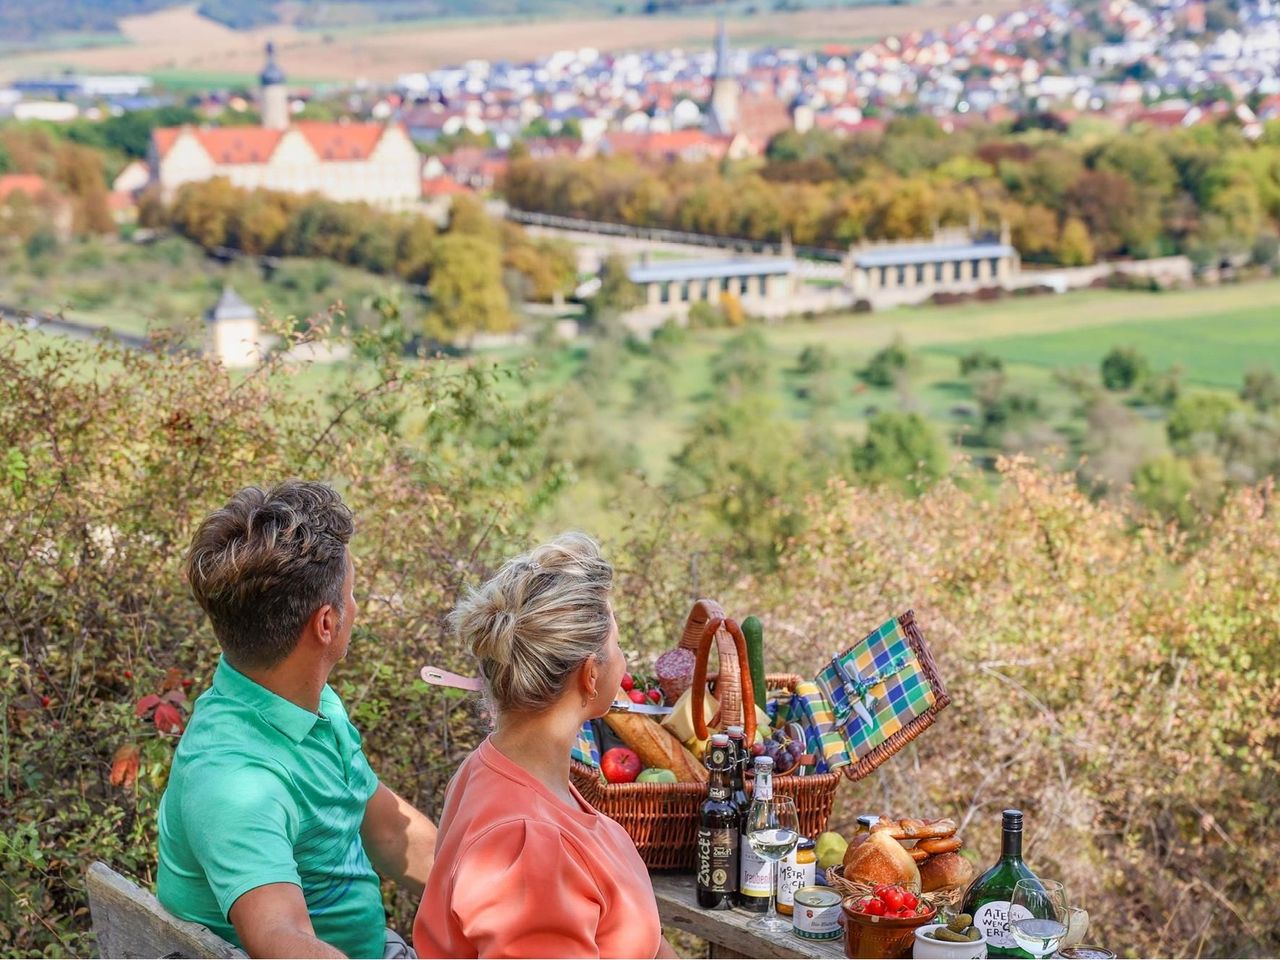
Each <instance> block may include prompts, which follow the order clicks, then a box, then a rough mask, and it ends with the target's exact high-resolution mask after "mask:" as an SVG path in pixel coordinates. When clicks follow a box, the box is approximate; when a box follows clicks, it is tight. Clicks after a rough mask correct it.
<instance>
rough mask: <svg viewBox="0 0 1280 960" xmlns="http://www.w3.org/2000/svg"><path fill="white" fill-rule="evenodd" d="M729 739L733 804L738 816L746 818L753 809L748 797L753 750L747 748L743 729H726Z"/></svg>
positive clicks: (737, 727)
mask: <svg viewBox="0 0 1280 960" xmlns="http://www.w3.org/2000/svg"><path fill="white" fill-rule="evenodd" d="M724 732H725V733H726V734H727V735H728V737H729V758H730V759H731V760H732V761H733V802H734V804H735V805H736V806H737V808H738V811H739V813H738V816H739V817H745V816H746V815H747V810H748V809H749V808H750V807H751V801H750V799H748V797H747V787H746V772H747V767H748V766H750V764H751V748H750V747H748V746H747V733H746V730H745V729H744V728H743V727H740V726H732V727H726V728H725V731H724Z"/></svg>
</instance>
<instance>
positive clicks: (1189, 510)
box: [1133, 454, 1225, 527]
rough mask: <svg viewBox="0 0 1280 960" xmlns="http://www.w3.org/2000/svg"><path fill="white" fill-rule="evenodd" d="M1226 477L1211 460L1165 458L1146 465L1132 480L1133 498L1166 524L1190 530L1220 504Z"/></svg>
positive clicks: (1168, 456)
mask: <svg viewBox="0 0 1280 960" xmlns="http://www.w3.org/2000/svg"><path fill="white" fill-rule="evenodd" d="M1224 489H1225V476H1224V474H1223V469H1222V462H1221V461H1220V460H1218V459H1217V458H1216V457H1213V456H1197V457H1192V458H1190V459H1184V458H1182V457H1175V456H1170V455H1169V454H1165V455H1164V456H1160V457H1155V458H1153V459H1151V460H1147V461H1145V462H1144V463H1143V464H1142V465H1141V466H1140V467H1138V470H1137V473H1136V474H1135V475H1134V478H1133V495H1134V497H1135V499H1137V501H1138V502H1139V503H1141V504H1142V505H1143V506H1145V507H1147V508H1149V509H1150V510H1152V511H1154V512H1155V513H1156V514H1158V515H1159V516H1161V517H1163V518H1164V519H1165V520H1174V521H1177V522H1178V523H1179V524H1180V525H1181V526H1183V527H1191V526H1194V525H1195V524H1196V522H1197V521H1199V520H1201V519H1202V518H1204V517H1206V516H1208V515H1209V514H1211V513H1212V512H1213V511H1215V510H1216V509H1217V508H1218V506H1219V505H1220V504H1221V501H1222V494H1223V491H1224Z"/></svg>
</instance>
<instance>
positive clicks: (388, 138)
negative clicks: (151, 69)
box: [148, 44, 422, 210]
mask: <svg viewBox="0 0 1280 960" xmlns="http://www.w3.org/2000/svg"><path fill="white" fill-rule="evenodd" d="M261 82H262V125H261V126H259V127H196V126H183V127H160V128H158V129H156V130H154V131H153V132H152V135H151V145H150V150H149V156H148V162H149V165H150V169H151V180H152V182H153V183H158V184H159V185H160V191H161V195H162V196H163V197H164V198H165V199H166V200H169V199H172V197H173V195H174V193H175V192H176V191H177V189H178V188H179V187H181V186H182V185H183V184H185V183H196V182H201V181H204V180H210V179H213V178H214V177H226V178H227V179H228V180H230V181H231V182H232V183H233V184H235V185H236V186H238V187H243V188H245V189H254V188H258V187H262V188H265V189H268V190H281V191H285V192H289V193H313V192H314V193H319V194H322V195H324V196H326V197H329V198H331V199H333V200H347V201H357V200H359V201H364V202H366V203H370V204H373V205H374V206H377V207H381V208H384V209H389V210H404V209H409V208H411V207H414V206H416V205H417V204H418V202H419V201H420V199H421V197H422V158H421V157H420V156H419V154H418V151H417V150H416V149H415V147H414V145H413V141H411V140H410V139H409V135H408V134H407V133H406V132H405V130H404V128H403V127H402V126H400V125H398V124H390V125H384V124H380V123H314V122H299V123H291V122H290V117H289V100H288V94H287V89H286V86H285V77H284V73H283V72H282V71H281V70H280V68H279V66H278V65H277V64H276V61H275V56H274V51H273V49H272V46H271V44H268V45H267V64H266V67H265V68H264V69H263V71H262V76H261Z"/></svg>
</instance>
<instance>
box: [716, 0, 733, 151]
mask: <svg viewBox="0 0 1280 960" xmlns="http://www.w3.org/2000/svg"><path fill="white" fill-rule="evenodd" d="M711 129H712V130H713V131H714V132H716V133H726V134H727V133H734V132H736V131H737V129H738V78H737V77H736V76H734V73H733V62H732V60H731V59H730V56H729V34H728V32H727V31H726V30H725V25H724V17H723V16H721V17H720V20H719V23H718V24H717V26H716V72H715V74H714V75H713V77H712V80H711Z"/></svg>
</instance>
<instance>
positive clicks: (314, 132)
mask: <svg viewBox="0 0 1280 960" xmlns="http://www.w3.org/2000/svg"><path fill="white" fill-rule="evenodd" d="M290 129H293V130H297V131H298V132H299V133H301V134H302V136H303V137H305V138H306V140H307V142H308V143H309V144H310V145H311V149H312V150H314V151H315V152H316V156H318V157H319V158H320V159H321V160H322V161H323V160H367V159H368V158H369V155H370V154H372V153H373V150H374V147H376V146H377V144H378V141H379V140H380V139H381V138H382V134H383V132H384V131H385V130H386V128H385V127H384V126H383V125H382V124H380V123H318V122H311V121H308V122H304V123H297V124H294V125H293V127H291V128H290ZM183 130H189V131H190V132H191V134H192V135H193V136H194V137H195V138H196V140H197V141H198V142H199V144H200V146H202V147H203V148H204V150H205V152H206V153H208V154H209V156H210V157H211V158H212V159H213V161H214V163H218V164H235V163H266V162H267V161H268V160H269V159H270V158H271V155H272V154H273V153H274V152H275V150H276V147H278V146H279V145H280V140H281V138H282V137H283V136H284V134H285V131H283V130H268V129H267V128H265V127H158V128H157V129H156V130H154V131H152V134H151V136H152V142H153V143H154V144H155V148H156V153H157V155H158V156H159V157H160V158H161V159H163V158H164V157H165V156H166V155H167V154H168V153H169V151H170V150H172V149H173V145H174V144H175V143H176V142H177V140H178V136H179V135H180V134H181V133H182V132H183Z"/></svg>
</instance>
